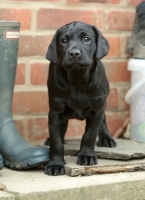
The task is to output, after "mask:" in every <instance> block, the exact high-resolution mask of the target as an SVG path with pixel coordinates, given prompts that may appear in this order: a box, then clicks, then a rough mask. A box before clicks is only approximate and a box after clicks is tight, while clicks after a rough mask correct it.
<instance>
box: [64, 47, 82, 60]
mask: <svg viewBox="0 0 145 200" xmlns="http://www.w3.org/2000/svg"><path fill="white" fill-rule="evenodd" d="M67 53H68V55H69V58H70V59H78V58H79V57H80V56H81V51H80V50H79V49H72V50H70V51H68V52H67Z"/></svg>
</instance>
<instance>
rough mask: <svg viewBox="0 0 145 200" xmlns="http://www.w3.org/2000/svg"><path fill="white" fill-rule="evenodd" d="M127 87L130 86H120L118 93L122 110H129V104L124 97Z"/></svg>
mask: <svg viewBox="0 0 145 200" xmlns="http://www.w3.org/2000/svg"><path fill="white" fill-rule="evenodd" d="M129 88H130V87H129V86H124V87H123V88H121V93H120V99H121V105H120V108H121V109H122V110H129V108H130V104H127V103H126V101H125V99H124V97H125V95H126V93H127V91H128V90H129Z"/></svg>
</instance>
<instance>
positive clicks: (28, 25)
mask: <svg viewBox="0 0 145 200" xmlns="http://www.w3.org/2000/svg"><path fill="white" fill-rule="evenodd" d="M138 3H140V0H7V1H3V0H0V5H1V6H0V20H15V21H21V35H20V45H19V58H18V68H17V74H16V84H15V93H14V101H13V113H14V118H15V121H16V125H17V127H18V129H19V131H20V133H21V134H22V135H23V136H24V137H25V138H26V139H27V140H29V141H31V142H38V141H39V140H41V139H42V140H43V139H44V138H46V137H47V135H48V129H47V112H48V110H49V108H48V103H47V102H48V96H47V87H46V81H47V72H48V61H47V60H46V59H45V54H46V50H47V47H48V45H49V43H50V41H51V38H52V36H53V34H54V33H55V30H56V29H57V28H59V27H60V26H62V25H64V24H65V23H68V22H71V21H76V20H80V21H84V22H87V23H90V24H95V25H96V26H97V27H98V28H99V29H100V30H101V31H102V33H103V34H104V36H105V37H106V38H107V39H108V40H109V43H110V46H111V48H110V52H109V54H108V56H107V57H105V58H103V63H104V65H105V69H106V73H107V76H108V79H109V82H110V94H109V97H108V101H107V110H106V115H107V121H108V125H109V130H110V132H111V134H112V135H113V134H114V133H115V132H116V130H118V128H119V127H120V126H121V125H122V123H123V122H124V120H125V119H126V117H127V116H128V115H129V106H128V105H127V104H126V103H125V102H124V94H125V92H126V91H127V89H128V88H129V86H130V73H129V72H128V71H127V61H128V56H127V55H126V54H125V50H126V44H127V40H128V38H129V36H130V33H131V30H132V25H133V22H134V16H135V6H136V5H137V4H138ZM83 130H84V122H79V121H76V120H71V121H70V124H69V127H68V132H67V136H68V137H72V136H78V135H82V133H83Z"/></svg>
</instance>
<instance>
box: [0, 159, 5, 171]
mask: <svg viewBox="0 0 145 200" xmlns="http://www.w3.org/2000/svg"><path fill="white" fill-rule="evenodd" d="M3 167H4V165H3V157H2V156H1V155H0V170H1V169H2V168H3Z"/></svg>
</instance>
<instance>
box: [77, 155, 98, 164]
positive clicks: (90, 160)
mask: <svg viewBox="0 0 145 200" xmlns="http://www.w3.org/2000/svg"><path fill="white" fill-rule="evenodd" d="M77 164H78V165H96V164H97V157H96V156H79V157H78V159H77Z"/></svg>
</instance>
